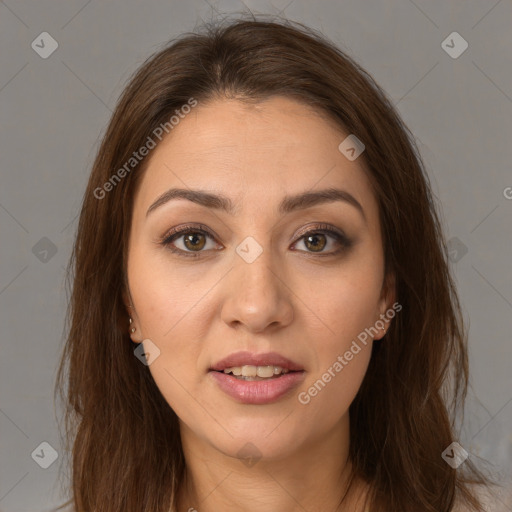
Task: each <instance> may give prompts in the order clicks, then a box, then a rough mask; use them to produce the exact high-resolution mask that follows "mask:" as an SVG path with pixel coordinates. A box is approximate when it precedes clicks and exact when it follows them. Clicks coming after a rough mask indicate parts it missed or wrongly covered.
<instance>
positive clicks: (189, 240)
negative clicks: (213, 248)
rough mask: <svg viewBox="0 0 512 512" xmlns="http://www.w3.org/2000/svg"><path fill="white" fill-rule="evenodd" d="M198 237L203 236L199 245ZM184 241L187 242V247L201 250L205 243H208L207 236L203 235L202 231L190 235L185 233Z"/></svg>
mask: <svg viewBox="0 0 512 512" xmlns="http://www.w3.org/2000/svg"><path fill="white" fill-rule="evenodd" d="M198 237H202V239H203V240H202V243H201V242H199V245H197V238H198ZM184 243H185V247H187V249H191V250H194V249H199V250H201V249H202V248H203V247H204V245H205V243H206V240H205V237H204V235H202V234H201V233H190V234H188V235H185V237H184ZM189 243H191V244H192V245H191V247H189Z"/></svg>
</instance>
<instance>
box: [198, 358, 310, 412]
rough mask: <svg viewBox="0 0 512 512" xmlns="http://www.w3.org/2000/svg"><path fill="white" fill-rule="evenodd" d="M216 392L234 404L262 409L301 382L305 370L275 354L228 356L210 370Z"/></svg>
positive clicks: (287, 393) (288, 392)
mask: <svg viewBox="0 0 512 512" xmlns="http://www.w3.org/2000/svg"><path fill="white" fill-rule="evenodd" d="M208 373H209V374H210V375H211V377H212V378H213V381H214V382H215V383H216V384H217V386H218V388H219V389H220V390H221V391H223V392H224V393H225V394H227V395H228V396H230V397H231V398H233V399H234V400H235V401H237V402H239V403H243V404H252V405H263V404H268V403H272V402H276V401H278V400H280V399H282V398H283V397H285V396H286V395H289V394H290V392H291V390H292V389H294V388H296V387H297V386H298V385H299V384H300V383H301V382H303V380H304V376H305V370H304V369H303V368H302V367H301V366H300V365H299V364H297V363H295V362H293V361H291V360H290V359H288V358H286V357H284V356H281V355H280V354H276V353H266V354H251V353H249V352H238V353H235V354H231V355H230V356H228V357H226V358H224V359H223V360H221V361H219V362H217V363H216V364H214V365H213V366H212V367H211V368H209V372H208Z"/></svg>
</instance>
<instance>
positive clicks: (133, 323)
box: [122, 291, 140, 343]
mask: <svg viewBox="0 0 512 512" xmlns="http://www.w3.org/2000/svg"><path fill="white" fill-rule="evenodd" d="M122 296H123V303H124V306H125V308H126V313H127V314H128V332H129V335H130V338H131V340H132V341H133V342H134V343H140V340H139V339H137V338H138V337H139V336H138V334H139V333H138V332H137V331H138V327H137V323H138V321H137V315H136V314H135V309H134V307H133V304H132V301H131V300H130V297H129V295H128V294H127V293H126V291H123V294H122ZM134 318H135V319H134Z"/></svg>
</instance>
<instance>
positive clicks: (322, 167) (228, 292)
mask: <svg viewBox="0 0 512 512" xmlns="http://www.w3.org/2000/svg"><path fill="white" fill-rule="evenodd" d="M70 265H71V266H72V267H71V270H72V272H73V273H74V282H73V291H72V297H71V302H70V316H69V320H70V326H69V335H68V339H67V344H66V347H65V350H64V352H63V355H62V361H61V366H60V368H59V375H58V385H59V389H60V390H61V392H62V394H63V395H64V394H65V399H66V400H67V404H68V416H67V420H68V421H67V423H66V427H67V434H68V442H69V444H70V447H72V449H73V460H72V463H73V466H72V467H73V472H72V493H73V494H72V499H71V502H72V503H73V507H74V510H76V511H78V512H82V511H86V510H87V511H92V510H94V511H96V512H104V511H105V512H106V511H114V510H115V511H119V510H123V511H124V512H131V511H133V512H135V511H137V512H141V511H147V512H149V511H151V512H160V511H161V512H164V511H165V512H167V511H169V510H172V511H174V510H176V511H178V510H179V511H185V510H188V511H193V510H197V511H199V512H209V511H219V510H223V511H224V510H244V511H253V510H282V511H292V510H308V511H316V510H339V511H355V512H363V511H371V512H389V511H412V510H414V511H415V512H423V511H424V512H427V511H432V512H434V511H435V512H439V511H443V512H444V511H450V510H477V511H482V510H484V508H483V505H482V503H481V501H480V500H479V498H478V495H477V493H476V491H475V489H474V488H473V487H472V485H471V484H481V485H482V486H485V485H487V484H488V481H487V479H486V478H485V477H484V476H483V475H482V474H481V473H480V472H479V471H478V470H477V469H476V468H475V467H474V466H473V464H472V462H471V461H470V460H469V459H467V458H465V455H464V450H463V447H460V445H459V444H453V443H456V442H457V433H456V432H455V429H454V427H453V423H452V416H453V415H454V414H455V413H456V412H457V411H458V409H459V407H460V406H461V405H462V404H463V402H464V398H465V394H466V386H467V378H468V362H467V351H466V344H465V343H466V334H465V329H464V325H463V322H462V316H461V314H460V308H459V302H458V298H457V293H456V290H455V288H454V284H453V281H452V278H451V276H450V272H449V268H448V265H447V252H446V246H445V241H444V238H443V233H442V230H441V227H440V222H439V220H438V216H437V213H436V208H435V205H434V203H433V199H432V193H431V191H430V187H429V183H428V179H427V176H426V173H425V171H424V168H423V164H422V161H421V158H420V156H419V153H418V151H417V148H416V146H415V144H414V142H413V138H412V137H411V136H410V133H409V132H408V130H407V128H406V127H405V126H404V124H403V123H402V121H401V120H400V118H399V116H398V114H397V112H396V111H395V110H394V108H393V106H392V104H391V102H390V101H389V99H387V97H386V96H385V94H384V92H383V91H382V90H381V89H380V88H379V87H378V86H377V85H376V84H375V82H374V81H373V79H372V78H371V76H369V75H368V73H366V72H365V71H364V70H363V69H361V68H360V67H359V66H358V65H357V64H356V63H355V62H354V61H353V60H351V58H349V57H348V56H347V55H345V54H344V53H342V52H341V51H340V50H339V49H337V48H336V47H335V46H334V45H332V43H330V42H329V41H327V40H326V39H325V38H323V37H322V36H320V35H319V34H316V33H314V32H313V31H311V30H310V29H308V28H307V27H304V26H303V25H299V24H291V23H276V22H269V21H254V20H252V21H243V20H238V21H235V22H231V23H226V24H219V25H216V26H210V27H207V30H206V31H204V32H203V33H201V32H198V33H196V34H188V35H185V36H183V37H181V38H180V39H178V40H177V41H174V42H172V43H171V44H169V45H168V46H167V47H166V48H164V49H163V50H162V51H160V52H158V53H157V54H155V55H154V56H152V57H151V58H150V59H148V60H147V61H146V62H145V63H144V65H143V66H142V67H141V68H140V69H139V70H138V72H137V73H136V74H135V76H134V77H133V78H132V80H131V81H130V83H129V85H128V86H127V88H126V90H125V92H124V93H123V95H122V97H121V99H120V101H119V104H118V105H117V108H116V110H115V112H114V114H113V117H112V120H111V122H110V124H109V126H108V129H107V131H106V134H105V136H104V138H103V142H102V144H101V147H100V149H99V152H98V156H97V158H96V161H95V163H94V167H93V170H92V173H91V176H90V179H89V184H88V187H87V191H86V193H85V197H84V201H83V207H82V212H81V216H80V222H79V227H78V233H77V238H76V244H75V247H74V252H73V257H72V260H71V262H70ZM65 375H69V377H68V380H67V387H68V389H67V391H66V392H65V393H64V391H63V389H64V384H63V383H64V376H65ZM450 392H451V395H450ZM71 445H72V446H71Z"/></svg>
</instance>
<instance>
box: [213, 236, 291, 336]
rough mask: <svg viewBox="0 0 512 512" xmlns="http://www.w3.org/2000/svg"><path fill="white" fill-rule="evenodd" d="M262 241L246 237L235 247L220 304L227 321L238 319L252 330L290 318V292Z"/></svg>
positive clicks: (230, 322) (269, 248) (234, 321)
mask: <svg viewBox="0 0 512 512" xmlns="http://www.w3.org/2000/svg"><path fill="white" fill-rule="evenodd" d="M266 240H268V238H267V239H266ZM265 245H266V246H263V245H262V244H260V243H259V242H258V241H257V240H256V239H255V238H254V237H247V238H245V239H244V240H243V241H242V242H241V243H240V244H239V245H238V246H237V247H236V249H235V251H236V254H235V255H234V268H233V272H231V273H230V274H231V276H230V281H229V290H228V297H227V299H226V301H225V304H224V307H223V319H224V321H225V322H226V323H229V324H233V323H240V324H244V325H245V326H246V327H247V328H248V329H250V330H252V331H261V330H264V329H265V328H266V327H267V326H268V325H270V324H276V323H278V324H282V325H285V324H287V323H289V322H290V321H291V318H292V316H293V310H292V305H291V303H290V296H289V292H288V290H287V287H286V286H285V285H284V283H283V280H282V278H281V277H280V276H279V269H278V268H277V266H276V261H275V258H274V255H273V251H272V249H271V247H270V246H269V245H270V244H265Z"/></svg>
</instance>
